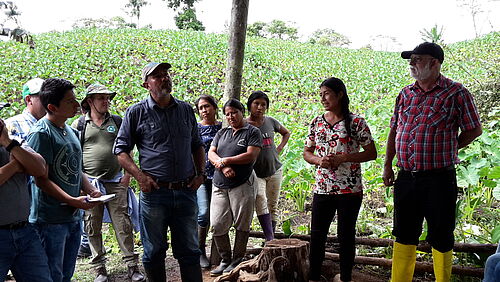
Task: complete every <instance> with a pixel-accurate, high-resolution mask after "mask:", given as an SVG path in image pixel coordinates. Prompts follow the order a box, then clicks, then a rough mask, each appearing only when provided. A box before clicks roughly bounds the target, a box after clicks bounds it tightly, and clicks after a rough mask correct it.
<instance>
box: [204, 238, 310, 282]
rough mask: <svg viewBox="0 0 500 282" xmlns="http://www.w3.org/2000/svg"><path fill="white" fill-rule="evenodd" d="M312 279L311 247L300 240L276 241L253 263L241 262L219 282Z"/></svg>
mask: <svg viewBox="0 0 500 282" xmlns="http://www.w3.org/2000/svg"><path fill="white" fill-rule="evenodd" d="M308 275H309V243H307V242H304V241H302V240H298V239H279V240H278V239H275V240H271V241H269V242H267V243H266V246H265V247H264V248H263V249H262V251H261V252H260V254H259V255H258V256H257V257H255V258H254V259H251V260H248V261H245V262H242V263H241V264H240V265H238V266H237V267H236V268H235V269H233V270H232V271H231V272H229V273H227V274H223V275H221V276H219V277H217V279H215V280H214V282H218V281H247V282H248V281H267V282H278V281H287V282H295V281H296V282H303V281H308Z"/></svg>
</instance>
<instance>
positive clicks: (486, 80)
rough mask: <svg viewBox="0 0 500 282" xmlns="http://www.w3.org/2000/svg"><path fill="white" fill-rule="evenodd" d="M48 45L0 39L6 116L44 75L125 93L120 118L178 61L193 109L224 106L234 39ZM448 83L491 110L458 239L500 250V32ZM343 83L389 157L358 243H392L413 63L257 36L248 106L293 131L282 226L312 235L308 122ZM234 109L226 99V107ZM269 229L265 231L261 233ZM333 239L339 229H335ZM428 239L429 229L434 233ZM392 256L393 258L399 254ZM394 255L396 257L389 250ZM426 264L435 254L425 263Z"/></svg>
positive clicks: (166, 35) (177, 85) (103, 32)
mask: <svg viewBox="0 0 500 282" xmlns="http://www.w3.org/2000/svg"><path fill="white" fill-rule="evenodd" d="M34 40H35V42H36V48H34V49H31V48H29V46H28V45H25V44H20V43H17V42H13V41H8V42H0V61H1V62H2V63H1V64H0V101H2V102H7V101H8V102H10V103H11V104H12V106H11V107H10V108H7V109H4V110H2V112H1V113H0V116H1V117H2V118H7V117H9V116H12V115H15V114H17V113H20V112H21V111H22V109H23V108H24V104H23V102H22V101H21V90H22V85H23V84H24V83H25V82H26V81H27V80H29V79H31V78H34V77H40V78H50V77H61V78H65V79H68V80H70V81H71V82H73V83H74V84H75V85H76V86H77V88H76V92H77V96H78V97H79V98H83V96H84V90H85V88H86V86H88V85H89V84H91V83H101V84H103V85H106V86H108V87H110V88H111V89H113V90H115V91H116V92H118V95H117V96H116V97H115V99H114V100H113V106H112V108H113V110H114V111H115V112H116V113H118V114H124V112H125V110H126V108H127V107H129V106H130V105H132V104H134V103H136V102H138V101H140V100H142V99H144V98H145V97H146V96H147V91H146V90H145V89H143V88H142V87H141V81H140V72H141V69H142V67H143V66H144V65H145V64H146V63H147V62H150V61H167V62H169V63H171V64H172V66H173V67H172V77H173V83H174V93H173V95H174V96H175V97H176V98H179V99H182V100H186V101H188V102H191V103H192V102H193V101H194V100H195V99H196V98H197V97H198V96H199V95H201V94H210V95H212V96H214V97H216V98H218V99H220V98H221V97H222V94H223V92H224V75H225V73H224V72H225V66H226V54H227V41H228V38H227V36H226V35H221V34H205V33H203V32H196V31H172V30H150V29H129V28H121V29H75V30H73V31H69V32H61V33H59V32H52V33H45V34H40V35H36V36H34ZM445 55H446V57H445V62H444V65H443V69H442V72H443V74H444V75H445V76H447V77H449V78H451V79H453V80H455V81H459V82H461V83H463V84H464V85H465V86H466V87H467V88H468V89H469V90H470V91H471V92H472V93H473V95H474V97H475V99H476V103H477V104H478V107H479V108H480V112H481V117H482V121H483V127H484V133H483V135H482V136H481V137H480V138H479V139H478V140H477V141H475V142H474V143H473V144H471V145H470V146H468V147H467V148H466V149H463V150H461V151H460V159H461V160H462V162H461V163H460V164H459V165H458V169H457V172H458V179H459V182H458V184H459V186H460V196H459V202H458V206H457V228H456V232H455V235H456V240H457V242H470V243H497V242H498V241H499V239H500V212H499V209H498V208H499V206H500V203H499V200H500V185H499V179H500V138H499V132H498V128H499V123H498V122H499V116H500V114H499V113H500V107H499V103H500V102H499V100H500V99H499V93H500V91H499V90H500V33H499V32H493V33H490V34H487V35H485V36H483V37H481V38H478V39H475V40H472V41H466V42H459V43H454V44H450V45H448V46H445ZM330 76H336V77H339V78H341V79H342V80H344V82H345V83H346V86H347V89H348V92H349V95H350V98H351V110H352V112H354V113H357V114H360V115H362V116H364V117H365V118H366V120H367V121H368V124H369V126H370V128H371V131H372V134H373V136H374V138H375V142H376V144H377V150H378V158H377V160H375V161H373V162H369V163H366V164H363V177H364V182H365V186H366V189H365V191H366V192H365V200H364V204H363V208H362V211H361V213H360V217H359V220H358V233H359V234H358V235H360V236H368V237H375V238H379V237H381V238H390V237H391V236H392V235H391V229H392V221H391V219H392V207H393V199H392V190H391V188H386V187H384V186H383V184H382V179H381V175H382V164H383V157H384V153H385V148H384V145H385V143H386V138H387V134H388V131H389V119H390V117H391V115H392V110H393V105H394V100H395V98H396V95H397V94H398V93H399V91H400V90H401V88H402V87H404V86H405V85H407V84H410V83H412V82H413V81H412V78H411V77H410V76H409V74H408V70H407V62H406V61H405V60H403V59H401V58H400V54H399V53H393V52H380V51H373V50H370V49H368V48H367V49H358V50H351V49H344V48H337V47H331V46H325V45H321V44H317V43H315V42H313V41H311V42H310V43H301V42H296V41H288V40H280V39H272V38H271V39H266V38H261V37H249V38H248V39H247V44H246V54H245V62H244V73H243V85H242V89H243V93H242V100H243V101H246V98H247V97H248V95H249V94H250V93H251V92H252V91H254V90H262V91H265V92H267V93H268V94H269V96H270V98H271V105H270V111H269V115H270V116H273V117H275V118H277V119H278V120H279V121H281V122H282V123H283V124H284V125H285V126H286V127H287V128H288V129H290V130H291V132H292V137H291V139H290V141H289V144H288V145H287V147H286V148H285V149H284V151H283V152H282V154H281V159H282V161H283V164H284V169H285V171H284V175H285V179H284V183H283V189H282V195H283V199H282V201H283V203H287V204H284V205H283V207H282V213H281V215H280V217H281V218H280V219H281V220H280V222H281V223H282V226H281V229H282V230H283V231H284V232H285V233H288V234H291V233H307V232H308V230H309V227H308V224H307V223H308V221H307V220H297V219H299V218H303V217H304V215H305V216H306V217H307V215H308V213H307V211H305V207H306V204H307V203H308V202H309V201H310V199H311V186H312V185H313V183H314V177H313V172H312V167H311V166H310V165H308V164H306V163H305V162H304V161H303V159H302V150H303V144H304V140H305V135H306V133H307V125H308V123H309V122H310V121H311V120H312V119H313V118H314V117H315V116H317V115H320V114H322V113H323V109H322V106H321V104H320V103H319V94H318V90H319V88H318V86H319V84H320V82H321V81H322V80H324V79H325V78H327V77H330ZM220 105H222V102H220ZM256 228H257V227H256ZM332 232H335V227H334V226H333V225H332ZM105 236H106V241H107V243H106V244H107V245H108V246H109V247H110V252H111V253H118V251H119V249H118V246H117V244H116V242H114V235H113V234H112V231H111V229H110V230H109V231H107V232H106V234H105ZM422 238H425V231H424V234H423V235H422ZM380 252H381V253H382V254H381V255H383V256H388V255H389V254H390V252H389V251H387V250H386V251H382V250H380ZM384 252H385V253H384ZM421 256H422V257H424V258H425V255H424V254H421ZM455 259H456V263H460V264H468V265H476V266H482V265H484V260H485V257H484V255H482V254H457V255H456V257H455ZM79 281H80V280H79Z"/></svg>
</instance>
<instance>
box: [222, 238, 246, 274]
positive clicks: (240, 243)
mask: <svg viewBox="0 0 500 282" xmlns="http://www.w3.org/2000/svg"><path fill="white" fill-rule="evenodd" d="M248 235H249V232H248V231H239V230H236V238H234V249H233V260H232V261H231V264H230V265H229V266H228V267H227V268H226V269H224V273H227V272H230V271H231V270H233V269H234V268H235V267H237V266H238V264H240V262H241V261H242V260H243V257H245V253H246V252H247V243H248Z"/></svg>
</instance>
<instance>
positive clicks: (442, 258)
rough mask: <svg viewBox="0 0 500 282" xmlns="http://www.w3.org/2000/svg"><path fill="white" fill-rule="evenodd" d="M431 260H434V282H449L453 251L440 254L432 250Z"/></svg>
mask: <svg viewBox="0 0 500 282" xmlns="http://www.w3.org/2000/svg"><path fill="white" fill-rule="evenodd" d="M432 259H433V260H434V263H433V266H434V276H435V277H436V282H449V281H451V265H452V259H453V250H451V251H447V252H446V253H441V252H440V251H438V250H436V249H434V248H432Z"/></svg>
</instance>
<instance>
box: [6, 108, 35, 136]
mask: <svg viewBox="0 0 500 282" xmlns="http://www.w3.org/2000/svg"><path fill="white" fill-rule="evenodd" d="M36 122H37V120H36V118H35V117H34V116H33V115H32V114H31V113H30V111H28V109H27V108H25V109H24V110H23V112H22V113H21V114H18V115H15V116H13V117H11V118H9V119H7V120H6V121H5V124H6V125H7V131H8V132H9V137H10V138H11V139H16V140H17V141H18V142H22V141H25V140H26V137H28V133H29V132H30V129H31V127H33V125H35V123H36Z"/></svg>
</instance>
